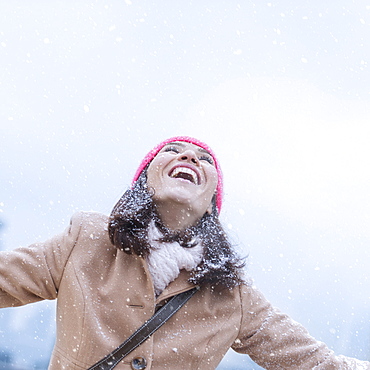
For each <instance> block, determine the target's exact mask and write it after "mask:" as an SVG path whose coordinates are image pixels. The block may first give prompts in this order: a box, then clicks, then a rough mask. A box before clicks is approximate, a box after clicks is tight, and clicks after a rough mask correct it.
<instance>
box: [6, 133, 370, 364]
mask: <svg viewBox="0 0 370 370" xmlns="http://www.w3.org/2000/svg"><path fill="white" fill-rule="evenodd" d="M221 205H222V175H221V170H220V167H219V164H218V162H217V159H216V157H215V155H214V153H213V152H212V151H211V149H210V148H209V147H208V146H207V145H206V144H204V143H201V142H199V141H198V140H196V139H192V138H189V137H176V138H171V139H168V140H166V141H164V142H162V143H161V144H159V145H158V146H157V147H156V148H154V149H153V150H152V151H151V152H149V154H148V155H147V156H146V157H145V158H144V160H143V162H142V163H141V164H140V166H139V168H138V170H137V172H136V174H135V177H134V182H133V185H132V187H131V189H129V190H127V191H126V192H125V194H124V195H123V196H122V198H121V199H120V200H119V202H118V203H117V204H116V206H115V207H114V209H113V211H112V213H111V216H110V217H109V218H108V217H106V216H104V215H101V214H96V213H79V214H76V215H75V216H73V218H72V220H71V224H70V226H69V228H68V229H67V230H66V231H65V232H64V233H62V234H60V235H58V236H56V237H54V238H52V239H50V240H48V241H46V242H45V243H40V244H35V245H31V246H30V247H28V248H20V249H17V250H14V251H11V252H5V253H4V252H3V253H2V254H1V258H0V287H1V291H0V303H1V306H2V307H9V306H18V305H22V304H27V303H31V302H35V301H38V300H41V299H55V298H57V299H58V300H57V338H56V343H55V347H54V351H53V355H52V359H51V362H50V367H49V368H50V369H52V370H55V369H87V368H89V367H90V366H91V365H93V364H94V363H96V362H97V361H98V360H100V359H101V358H102V357H104V356H105V355H106V354H108V353H109V352H111V351H112V350H113V349H114V348H116V347H117V346H118V345H119V344H120V343H121V342H123V341H124V340H125V339H126V338H127V337H129V336H130V335H131V333H133V332H134V331H135V330H136V329H137V328H138V327H139V326H140V325H142V324H143V323H144V322H145V321H146V320H148V319H149V318H150V317H151V316H152V315H153V313H154V312H155V310H156V308H158V307H159V306H161V305H163V303H164V302H165V301H167V300H168V299H169V298H170V297H172V296H174V295H175V294H177V293H180V292H183V291H187V290H190V289H192V288H193V287H194V286H195V285H196V286H199V287H200V289H199V291H198V292H197V293H196V294H195V295H194V296H193V297H192V298H191V299H190V300H189V301H188V302H187V303H186V304H185V306H184V307H183V308H181V310H180V311H178V312H177V313H176V314H175V315H174V316H173V317H172V318H171V319H170V320H169V321H167V322H166V323H165V324H164V325H163V326H162V327H161V328H160V329H158V331H156V332H155V334H154V335H152V336H151V337H150V338H149V339H147V340H146V341H145V342H144V343H142V344H141V345H140V346H139V347H138V348H136V349H135V350H134V351H133V352H131V353H130V354H129V355H128V356H127V357H125V358H124V359H123V360H122V361H121V362H120V363H119V364H118V365H117V367H116V368H117V369H131V368H134V369H144V368H147V369H191V370H193V369H214V368H216V366H217V364H218V363H219V362H220V361H221V359H222V357H223V356H224V354H225V353H226V351H227V350H228V349H229V348H230V347H231V348H233V349H234V350H236V351H237V352H240V353H247V354H249V355H250V356H251V358H252V359H253V360H254V361H256V362H257V363H259V364H260V365H261V366H262V367H265V368H266V369H370V363H368V362H364V361H359V360H355V359H350V358H346V357H343V356H338V357H336V356H335V355H334V354H333V353H332V352H331V351H330V350H329V349H328V348H327V347H326V346H325V345H324V344H323V343H320V342H317V341H315V340H314V339H313V338H312V337H310V336H309V334H308V333H307V331H306V330H305V329H304V328H303V327H301V326H300V325H298V324H297V323H295V322H294V321H292V320H291V319H289V318H288V317H287V316H286V315H284V314H282V313H280V312H278V311H277V310H275V309H274V308H273V307H272V306H271V305H270V304H269V303H268V302H267V301H266V300H265V298H264V297H263V296H262V295H261V294H260V293H259V292H258V291H257V290H256V289H254V288H253V287H252V286H251V285H250V284H248V283H247V282H246V281H245V280H244V278H243V274H242V267H243V263H242V260H241V259H240V258H239V257H238V256H237V255H236V254H235V253H234V251H233V250H232V247H231V245H230V243H229V242H228V239H227V237H226V235H225V233H224V231H223V229H222V227H221V225H220V222H219V219H218V214H219V212H220V210H221Z"/></svg>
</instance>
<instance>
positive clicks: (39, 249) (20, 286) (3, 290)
mask: <svg viewBox="0 0 370 370" xmlns="http://www.w3.org/2000/svg"><path fill="white" fill-rule="evenodd" d="M72 220H74V222H72V221H71V224H70V226H69V227H68V228H67V229H66V230H65V231H64V232H63V233H61V234H59V235H57V236H55V237H53V238H52V239H49V240H47V241H46V242H44V243H36V244H32V245H30V246H29V247H22V248H18V249H15V250H12V251H6V252H0V307H1V308H2V307H12V306H21V305H24V304H27V303H32V302H36V301H40V300H43V299H55V298H56V297H57V295H58V287H59V282H60V279H61V277H62V274H63V270H64V266H65V264H66V262H67V260H68V257H69V254H70V253H71V251H72V249H73V246H74V244H75V241H76V239H77V237H78V234H79V232H80V228H81V222H80V221H79V215H76V216H74V217H73V218H72Z"/></svg>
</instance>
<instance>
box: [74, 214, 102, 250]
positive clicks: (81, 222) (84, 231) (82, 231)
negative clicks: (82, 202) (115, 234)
mask: <svg viewBox="0 0 370 370" xmlns="http://www.w3.org/2000/svg"><path fill="white" fill-rule="evenodd" d="M108 223H109V216H107V215H105V214H102V213H98V212H85V211H80V212H76V213H75V214H73V215H72V217H71V221H70V225H69V231H68V233H69V234H71V235H74V237H75V240H76V243H77V244H78V243H81V242H83V241H88V243H89V244H91V241H93V240H95V241H97V240H100V241H101V242H103V241H104V242H107V243H108V239H109V236H108Z"/></svg>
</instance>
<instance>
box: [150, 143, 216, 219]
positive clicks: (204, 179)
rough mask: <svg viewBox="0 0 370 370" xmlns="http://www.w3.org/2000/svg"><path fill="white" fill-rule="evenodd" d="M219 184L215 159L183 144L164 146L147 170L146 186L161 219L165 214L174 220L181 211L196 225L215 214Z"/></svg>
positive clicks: (191, 146) (203, 150)
mask: <svg viewBox="0 0 370 370" xmlns="http://www.w3.org/2000/svg"><path fill="white" fill-rule="evenodd" d="M217 180H218V177H217V171H216V168H215V166H214V162H213V158H212V156H211V155H210V154H209V153H208V152H207V151H206V150H205V149H203V148H201V147H199V146H197V145H194V144H192V143H187V142H182V141H176V142H173V143H169V144H167V145H165V146H164V147H163V148H162V149H161V150H160V152H159V153H158V154H157V155H156V156H155V157H154V159H153V160H152V162H151V163H150V165H149V167H148V170H147V183H148V186H149V187H150V188H152V189H153V190H154V195H153V200H154V202H155V204H156V206H157V209H158V210H159V213H160V215H161V213H162V215H164V214H163V212H164V211H165V212H167V213H168V216H171V213H174V212H176V210H180V209H181V210H185V211H186V214H187V216H189V217H190V218H191V219H193V220H194V221H195V220H197V219H200V218H201V217H202V216H203V215H204V213H205V212H207V211H208V212H211V211H212V197H213V195H214V194H215V191H216V186H217ZM161 211H162V212H161ZM173 216H175V215H173Z"/></svg>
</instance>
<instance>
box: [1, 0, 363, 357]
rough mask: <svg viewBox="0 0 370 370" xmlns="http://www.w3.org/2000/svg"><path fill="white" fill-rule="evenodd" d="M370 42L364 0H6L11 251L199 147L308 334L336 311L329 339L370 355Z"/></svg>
mask: <svg viewBox="0 0 370 370" xmlns="http://www.w3.org/2000/svg"><path fill="white" fill-rule="evenodd" d="M369 41H370V4H369V2H368V1H361V0H353V1H348V0H347V1H344V0H336V1H335V2H333V1H322V0H321V1H318V0H310V1H306V0H302V1H299V2H297V1H288V0H281V1H255V2H252V1H233V0H227V1H219V0H216V1H215V0H212V1H208V0H206V1H197V2H193V1H186V2H185V1H173V0H172V1H164V2H154V1H135V0H126V1H123V0H122V1H116V0H111V1H108V0H105V1H103V0H95V1H73V2H72V1H50V0H48V1H46V0H42V1H41V0H36V1H32V2H31V1H29V0H23V1H20V0H12V1H11V2H10V1H5V0H0V125H1V129H0V130H1V131H0V138H1V145H0V155H1V161H0V181H1V185H0V212H1V213H0V218H1V220H2V222H3V223H4V227H3V228H2V230H1V231H2V233H1V241H2V244H3V248H5V249H12V248H15V247H17V246H19V245H27V244H30V243H32V242H34V241H37V240H44V239H46V238H47V237H50V236H52V235H53V234H55V233H56V232H59V231H61V230H63V229H64V227H65V226H66V225H67V223H68V221H69V217H70V216H71V215H72V213H73V212H75V211H77V210H96V211H99V212H104V213H109V212H110V210H111V208H112V206H113V205H114V203H115V202H116V201H117V199H118V198H119V196H120V195H121V193H122V192H123V191H124V190H125V189H126V188H127V186H128V185H129V184H130V181H131V178H132V176H133V174H134V172H135V169H136V167H137V165H138V163H139V162H140V160H141V159H142V157H143V156H144V155H145V154H146V152H147V151H148V150H149V149H151V148H152V147H153V146H154V145H155V144H157V143H158V142H159V141H161V140H163V139H165V138H167V137H168V136H172V135H178V134H186V135H190V136H194V137H197V138H199V139H201V140H204V141H206V142H207V143H208V144H209V145H210V146H211V147H213V149H214V150H215V152H216V154H218V157H219V160H220V162H221V165H222V167H223V172H224V176H225V203H224V208H223V211H222V220H223V222H224V224H225V226H226V228H227V229H228V230H229V232H230V235H231V236H232V238H233V240H234V241H235V243H237V244H238V247H239V248H240V249H241V250H242V252H243V253H245V254H249V256H250V267H249V269H250V272H251V273H252V274H253V275H254V276H255V279H256V281H257V283H258V285H259V286H261V287H262V288H263V290H264V291H265V293H266V295H267V296H268V297H269V298H271V299H272V300H273V301H274V303H276V304H278V305H279V306H283V307H282V308H283V309H284V310H287V311H289V312H291V313H292V314H293V315H296V316H298V319H299V320H303V321H306V322H305V324H308V325H309V323H310V322H311V321H312V320H313V319H314V318H315V317H316V316H317V313H316V311H315V312H311V314H309V313H302V311H305V310H302V309H301V307H302V304H303V305H304V306H305V307H306V306H307V305H309V302H310V299H311V298H312V296H314V297H315V296H319V297H320V299H321V301H322V299H324V300H325V299H326V300H327V302H325V305H326V307H327V308H326V310H327V315H328V316H327V317H326V316H325V314H324V318H323V319H322V320H323V321H322V322H324V323H327V322H328V317H331V315H332V313H333V310H334V311H335V312H336V313H337V316H338V318H337V323H336V324H335V325H337V326H335V325H334V326H335V327H334V326H333V325H331V326H330V325H329V324H328V325H327V326H325V327H324V328H323V329H322V331H320V333H319V335H322V337H323V339H325V340H329V341H330V340H331V339H332V346H334V347H335V349H336V350H337V349H339V350H341V351H342V352H343V351H344V352H346V351H347V352H348V353H349V354H352V355H359V353H360V352H361V351H365V350H364V349H359V347H355V348H352V347H351V346H350V345H349V344H348V342H346V341H347V339H348V338H347V337H346V338H347V339H346V338H344V334H343V333H344V332H345V329H343V328H341V327H338V325H340V324H338V323H343V325H344V326H345V325H347V327H350V328H351V326H350V325H349V324H348V322H349V321H348V320H349V319H348V316H351V315H353V313H355V317H357V319H358V320H360V321H361V320H363V321H364V322H366V320H367V317H365V316H363V315H362V312H365V311H369V309H370V294H369V292H368V286H369V284H368V283H369V273H368V271H370V259H369V257H370V248H369V241H370V228H369V221H370V191H369V183H370V171H369V168H370V163H369V162H370V145H369V139H370V115H369V114H370V87H369V86H370V75H369V65H368V64H369V62H370V48H369ZM313 286H314V287H315V289H314V290H312V287H313ZM343 302H347V303H343ZM338 306H342V307H341V309H342V311H340V313H338ZM307 311H309V310H307ZM310 315H311V316H310ZM346 320H347V321H346ZM351 320H352V316H351ZM313 330H316V329H315V328H313ZM338 330H339V332H340V334H338ZM341 330H342V331H341ZM348 330H349V329H348ZM351 330H352V329H351ZM360 330H361V328H360ZM364 330H365V329H364ZM341 335H342V336H341ZM346 335H349V334H348V333H347V334H346ZM338 336H339V339H338V340H337V339H336V338H337V337H338ZM343 338H344V339H343ZM338 341H340V343H339V344H338ZM367 343H369V341H368V342H367ZM368 350H369V352H370V345H369V348H368Z"/></svg>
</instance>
